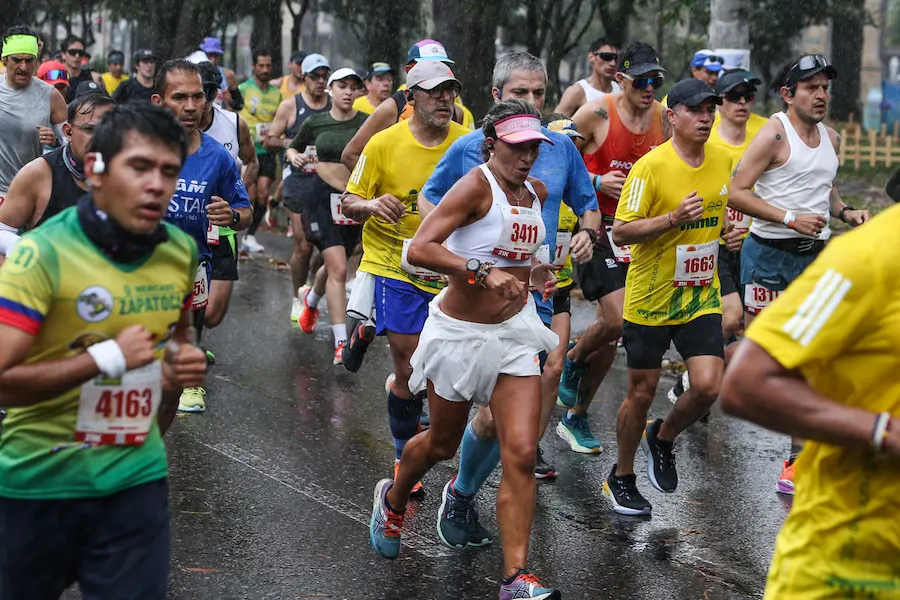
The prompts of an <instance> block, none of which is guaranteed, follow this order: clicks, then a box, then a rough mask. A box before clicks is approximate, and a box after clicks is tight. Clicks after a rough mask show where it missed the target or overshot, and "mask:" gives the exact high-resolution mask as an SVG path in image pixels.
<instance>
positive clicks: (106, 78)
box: [100, 73, 128, 96]
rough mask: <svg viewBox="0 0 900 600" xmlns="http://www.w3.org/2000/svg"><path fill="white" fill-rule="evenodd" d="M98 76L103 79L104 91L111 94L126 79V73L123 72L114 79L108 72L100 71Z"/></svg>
mask: <svg viewBox="0 0 900 600" xmlns="http://www.w3.org/2000/svg"><path fill="white" fill-rule="evenodd" d="M100 78H101V79H102V80H103V85H104V87H106V93H107V94H109V95H110V96H112V95H113V94H115V93H116V89H118V87H119V85H120V84H121V83H122V82H123V81H125V80H126V79H128V75H125V74H123V75H122V76H121V77H119V78H118V79H116V78H115V77H113V76H112V74H110V73H101V75H100Z"/></svg>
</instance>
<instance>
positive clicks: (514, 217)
mask: <svg viewBox="0 0 900 600" xmlns="http://www.w3.org/2000/svg"><path fill="white" fill-rule="evenodd" d="M497 206H498V207H499V208H500V214H501V217H502V219H503V227H502V228H501V230H500V238H499V239H498V240H497V241H496V243H495V244H494V249H493V250H492V253H493V254H494V255H496V256H501V257H503V258H509V259H511V260H525V259H527V258H530V257H531V256H532V255H533V254H534V253H535V252H536V251H537V249H538V248H539V247H540V245H541V244H542V243H543V242H544V235H545V233H546V231H545V229H544V222H543V220H542V219H541V212H540V211H539V210H535V209H533V208H525V207H524V206H510V205H508V204H504V203H497ZM549 258H550V257H549V249H548V256H547V261H546V262H550V260H549Z"/></svg>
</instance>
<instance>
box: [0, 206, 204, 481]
mask: <svg viewBox="0 0 900 600" xmlns="http://www.w3.org/2000/svg"><path fill="white" fill-rule="evenodd" d="M164 225H165V228H166V230H167V231H168V232H169V240H168V241H167V242H164V243H162V244H160V245H159V246H157V247H156V250H155V251H154V252H153V254H152V255H150V257H149V258H148V259H146V260H145V261H144V262H142V263H140V264H136V265H123V264H118V263H114V262H112V261H111V260H109V259H108V258H107V257H106V255H105V254H104V253H103V252H101V251H100V250H99V249H98V248H97V247H96V246H95V245H94V244H93V242H91V241H90V240H89V239H88V238H87V236H86V235H85V234H84V231H83V230H82V229H81V226H80V225H79V224H78V216H77V212H76V209H75V208H74V207H73V208H69V209H67V210H64V211H63V212H62V213H60V214H59V215H57V216H55V217H53V218H52V219H50V220H49V221H47V222H46V223H45V224H43V225H41V226H40V227H38V228H37V229H35V230H33V231H30V232H28V233H27V234H25V236H23V238H22V240H21V241H20V242H19V243H18V244H17V245H16V247H15V250H14V251H13V253H12V256H11V257H10V259H9V260H8V261H7V262H6V263H5V264H4V265H3V267H2V268H0V323H3V324H5V325H8V326H10V327H15V328H16V329H20V330H22V331H24V332H26V333H28V334H30V335H33V336H35V337H34V342H33V344H32V346H31V349H30V350H29V352H28V357H27V358H26V359H25V362H28V363H33V362H44V361H52V360H59V359H63V358H68V357H70V356H73V355H75V354H78V353H81V352H85V350H86V348H87V347H88V346H90V345H92V344H95V343H99V342H102V341H105V340H108V339H113V338H115V336H116V335H118V333H119V332H121V331H122V330H123V329H125V328H126V327H129V326H131V325H142V326H143V327H145V328H146V329H147V330H149V331H150V332H151V333H153V334H154V335H155V336H156V341H157V345H156V358H157V359H161V358H162V357H163V354H164V353H165V345H166V342H167V341H168V339H169V336H170V335H171V334H172V331H174V328H175V325H176V324H177V323H178V321H179V319H180V317H181V313H182V310H183V309H187V308H189V307H190V299H191V295H192V293H193V289H194V277H195V275H196V271H197V244H196V243H195V242H194V240H193V239H192V238H191V237H190V236H188V235H187V234H186V233H184V232H183V231H181V230H180V229H178V228H177V227H174V226H172V225H169V224H168V223H165V224H164ZM80 395H81V386H79V387H76V388H74V389H72V390H69V391H67V392H64V393H62V394H60V395H59V396H57V397H56V398H52V399H50V400H46V401H44V402H38V403H36V404H32V405H29V406H19V407H9V408H8V409H7V416H6V419H4V421H3V429H2V432H0V496H2V497H6V498H23V499H31V498H91V497H98V496H107V495H110V494H114V493H116V492H119V491H121V490H125V489H128V488H131V487H134V486H137V485H141V484H143V483H147V482H150V481H154V480H156V479H161V478H163V477H165V476H166V473H167V463H166V449H165V445H164V444H163V440H162V436H161V435H160V432H159V427H158V426H157V424H156V418H155V417H154V418H153V424H152V427H151V429H150V430H149V432H148V434H147V438H146V440H145V441H144V442H143V443H142V444H140V445H131V446H117V445H99V446H98V445H94V446H90V445H88V446H87V447H85V445H84V443H82V442H77V441H76V439H75V438H76V435H75V434H76V421H77V416H78V413H79V398H80ZM98 408H99V407H98ZM148 408H149V403H148ZM147 414H149V413H147ZM129 416H133V415H129Z"/></svg>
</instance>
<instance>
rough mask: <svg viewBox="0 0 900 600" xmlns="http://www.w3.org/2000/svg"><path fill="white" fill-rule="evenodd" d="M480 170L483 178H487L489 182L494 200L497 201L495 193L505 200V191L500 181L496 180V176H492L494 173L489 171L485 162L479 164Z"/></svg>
mask: <svg viewBox="0 0 900 600" xmlns="http://www.w3.org/2000/svg"><path fill="white" fill-rule="evenodd" d="M479 168H480V169H481V172H482V173H484V178H485V179H487V180H488V183H489V184H491V193H492V194H493V196H494V201H495V202H496V201H497V195H498V194H499V196H500V197H501V198H503V199H504V200H506V193H505V192H504V191H503V189H502V188H501V187H500V183H499V182H498V181H497V178H496V177H494V174H493V173H492V172H491V168H490V167H489V166H487V163H483V164H481V165H479Z"/></svg>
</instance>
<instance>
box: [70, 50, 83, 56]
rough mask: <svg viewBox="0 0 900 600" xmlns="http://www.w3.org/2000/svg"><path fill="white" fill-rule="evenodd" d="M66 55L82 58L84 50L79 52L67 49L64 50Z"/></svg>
mask: <svg viewBox="0 0 900 600" xmlns="http://www.w3.org/2000/svg"><path fill="white" fill-rule="evenodd" d="M66 54H68V55H69V56H84V50H79V49H78V48H69V49H68V50H66Z"/></svg>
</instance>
